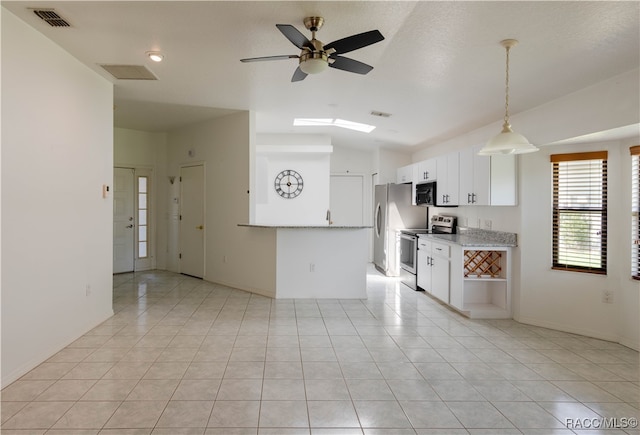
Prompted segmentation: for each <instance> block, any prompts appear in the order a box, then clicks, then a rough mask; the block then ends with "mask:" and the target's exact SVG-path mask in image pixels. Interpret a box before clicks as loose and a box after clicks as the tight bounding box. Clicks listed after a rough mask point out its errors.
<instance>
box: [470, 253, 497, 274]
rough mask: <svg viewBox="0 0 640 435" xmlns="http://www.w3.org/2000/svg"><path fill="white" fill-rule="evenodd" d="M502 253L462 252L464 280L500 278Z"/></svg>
mask: <svg viewBox="0 0 640 435" xmlns="http://www.w3.org/2000/svg"><path fill="white" fill-rule="evenodd" d="M501 261H502V252H500V251H464V276H465V278H469V277H477V278H500V272H501V271H502V266H501V264H500V263H501Z"/></svg>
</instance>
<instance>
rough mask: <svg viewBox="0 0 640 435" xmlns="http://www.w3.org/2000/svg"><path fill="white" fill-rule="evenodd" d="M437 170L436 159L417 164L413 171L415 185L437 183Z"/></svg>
mask: <svg viewBox="0 0 640 435" xmlns="http://www.w3.org/2000/svg"><path fill="white" fill-rule="evenodd" d="M437 173H438V170H437V162H436V159H428V160H423V161H421V162H418V163H416V165H415V166H414V170H413V183H414V184H417V183H425V182H427V181H435V180H436V175H437Z"/></svg>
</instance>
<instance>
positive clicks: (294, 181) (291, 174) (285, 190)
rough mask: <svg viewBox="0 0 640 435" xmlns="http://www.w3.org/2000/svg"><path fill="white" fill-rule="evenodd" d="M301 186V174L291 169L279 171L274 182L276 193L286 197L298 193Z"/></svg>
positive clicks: (295, 195)
mask: <svg viewBox="0 0 640 435" xmlns="http://www.w3.org/2000/svg"><path fill="white" fill-rule="evenodd" d="M303 186H304V182H303V181H302V176H301V175H300V174H298V173H297V172H296V171H294V170H292V169H285V170H284V171H282V172H280V173H279V174H278V175H276V179H275V182H274V187H275V189H276V193H277V194H278V195H280V196H281V197H283V198H286V199H292V198H295V197H297V196H298V195H300V193H301V192H302V187H303Z"/></svg>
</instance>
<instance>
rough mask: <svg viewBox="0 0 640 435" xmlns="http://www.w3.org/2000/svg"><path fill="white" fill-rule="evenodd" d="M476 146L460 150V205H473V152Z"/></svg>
mask: <svg viewBox="0 0 640 435" xmlns="http://www.w3.org/2000/svg"><path fill="white" fill-rule="evenodd" d="M474 150H475V148H468V149H465V150H462V151H460V162H459V170H460V186H459V187H460V189H459V191H460V198H459V199H458V203H459V204H460V205H471V204H473V202H472V199H473V197H472V194H473V154H474Z"/></svg>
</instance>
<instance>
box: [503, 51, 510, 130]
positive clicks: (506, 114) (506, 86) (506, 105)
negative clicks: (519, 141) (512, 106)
mask: <svg viewBox="0 0 640 435" xmlns="http://www.w3.org/2000/svg"><path fill="white" fill-rule="evenodd" d="M506 50H507V67H506V74H505V84H504V93H505V98H504V124H505V126H506V125H509V51H510V50H511V47H509V46H507V47H506Z"/></svg>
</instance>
